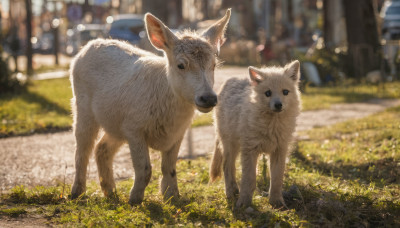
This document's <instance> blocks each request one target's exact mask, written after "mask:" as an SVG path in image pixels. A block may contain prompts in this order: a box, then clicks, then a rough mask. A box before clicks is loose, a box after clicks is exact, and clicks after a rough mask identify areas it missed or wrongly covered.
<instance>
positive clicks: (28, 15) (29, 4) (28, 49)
mask: <svg viewBox="0 0 400 228" xmlns="http://www.w3.org/2000/svg"><path fill="white" fill-rule="evenodd" d="M25 7H26V60H27V63H26V67H27V69H26V71H27V73H28V75H32V74H33V65H32V55H33V52H32V42H31V37H32V2H31V0H25Z"/></svg>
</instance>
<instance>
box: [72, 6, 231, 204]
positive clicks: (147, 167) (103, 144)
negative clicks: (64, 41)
mask: <svg viewBox="0 0 400 228" xmlns="http://www.w3.org/2000/svg"><path fill="white" fill-rule="evenodd" d="M229 18H230V10H228V11H227V13H226V15H225V16H224V17H223V18H222V19H221V20H219V21H218V22H217V23H215V24H214V25H212V26H211V27H210V28H209V29H208V30H206V31H205V32H204V33H202V34H196V33H193V32H184V33H182V34H178V35H174V34H173V33H172V32H171V31H170V30H169V29H168V27H166V26H165V25H164V24H163V23H162V22H161V21H160V20H158V19H157V18H156V17H154V16H153V15H151V14H146V16H145V22H146V30H147V33H148V37H149V39H150V41H151V43H152V44H153V46H155V47H156V48H157V49H160V50H162V51H164V57H159V56H156V55H154V54H152V53H149V52H146V51H143V50H140V49H138V48H136V47H133V46H131V45H129V44H128V43H125V42H121V41H117V40H103V39H97V40H94V41H91V42H89V43H88V44H87V45H86V46H85V47H84V48H83V49H82V50H81V51H80V52H79V53H78V54H77V56H76V57H75V58H74V60H73V62H72V63H71V69H70V73H71V77H70V80H71V84H72V89H73V94H74V98H73V99H72V108H73V115H74V125H73V126H74V134H75V137H76V153H75V168H76V175H75V180H74V184H73V186H72V197H73V198H76V197H78V196H79V195H81V194H82V193H84V192H85V189H86V172H87V165H88V161H89V156H90V154H91V151H92V149H93V147H94V145H95V140H96V137H97V135H98V132H99V129H100V128H102V129H103V130H104V132H105V133H104V135H103V136H102V138H101V139H100V141H99V142H98V143H97V145H96V146H95V157H96V162H97V167H98V174H99V179H100V185H101V188H102V191H103V192H104V194H105V195H106V196H113V195H114V193H115V182H114V178H113V169H112V161H113V157H114V155H115V153H116V152H117V151H118V149H119V147H120V146H121V145H122V144H123V143H124V142H128V144H129V149H130V152H131V157H132V161H133V167H134V170H135V183H134V186H133V187H132V190H131V193H130V198H129V202H130V203H131V204H136V203H140V202H142V200H143V197H144V190H145V188H146V186H147V184H148V183H149V181H150V177H151V169H152V168H151V164H150V157H149V151H148V148H149V147H151V148H153V149H155V150H159V151H161V153H162V165H161V166H162V167H161V169H162V174H163V177H162V180H161V192H162V194H163V195H164V196H165V197H166V198H170V197H171V196H178V195H179V192H178V186H177V179H176V169H175V168H176V160H177V156H178V152H179V147H180V144H181V141H182V138H183V135H184V133H185V130H186V129H187V127H188V126H189V125H190V123H191V119H192V116H193V114H194V110H195V108H197V109H198V110H200V111H202V112H209V111H211V110H212V108H213V107H214V106H215V105H216V103H217V97H216V94H215V93H214V91H213V89H212V87H213V84H214V66H215V62H216V57H215V53H217V52H218V48H219V44H220V41H221V40H223V39H224V33H225V29H226V26H227V23H228V21H229Z"/></svg>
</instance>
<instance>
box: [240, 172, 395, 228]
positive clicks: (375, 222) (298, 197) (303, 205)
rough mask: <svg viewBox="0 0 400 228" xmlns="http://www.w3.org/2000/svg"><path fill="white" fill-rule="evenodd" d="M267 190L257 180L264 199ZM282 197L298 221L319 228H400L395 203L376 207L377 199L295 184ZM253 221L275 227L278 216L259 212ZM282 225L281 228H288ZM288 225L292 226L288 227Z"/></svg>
mask: <svg viewBox="0 0 400 228" xmlns="http://www.w3.org/2000/svg"><path fill="white" fill-rule="evenodd" d="M268 187H269V186H267V185H266V184H265V182H264V180H262V179H261V178H258V180H257V192H261V195H262V197H264V196H265V195H264V194H263V193H264V191H265V189H268ZM285 190H286V191H285ZM283 197H284V200H285V203H286V205H287V209H290V210H292V211H293V212H294V213H296V214H297V216H298V217H299V218H301V219H302V220H304V221H307V222H309V223H311V224H312V225H317V226H319V227H377V226H378V227H379V226H388V227H397V226H399V225H400V220H399V219H397V218H398V217H399V216H400V206H399V205H397V204H396V203H395V202H385V203H384V204H385V205H381V206H377V203H376V202H375V200H374V199H371V198H369V197H367V196H362V195H359V194H357V193H354V194H349V193H343V194H340V193H336V192H331V191H325V190H322V189H321V188H320V187H318V186H311V185H302V184H299V183H294V184H293V185H292V186H285V187H284V191H283ZM236 217H237V218H238V219H244V218H246V217H245V216H243V213H241V214H237V215H236ZM252 218H261V219H255V220H254V221H253V225H254V226H256V227H258V226H263V225H266V224H269V226H273V225H274V222H273V221H274V220H276V215H274V214H273V213H271V212H269V211H266V212H265V210H264V211H259V210H256V211H255V212H254V213H253V215H252ZM284 223H285V222H282V221H280V225H285V224H284ZM286 225H289V226H290V224H286Z"/></svg>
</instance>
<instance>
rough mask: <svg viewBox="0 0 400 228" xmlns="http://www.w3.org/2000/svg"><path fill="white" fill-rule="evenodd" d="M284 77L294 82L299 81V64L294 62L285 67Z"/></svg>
mask: <svg viewBox="0 0 400 228" xmlns="http://www.w3.org/2000/svg"><path fill="white" fill-rule="evenodd" d="M285 75H286V76H287V77H289V78H290V79H292V80H293V81H295V82H299V81H300V62H299V61H298V60H295V61H293V62H291V63H289V64H287V65H286V66H285Z"/></svg>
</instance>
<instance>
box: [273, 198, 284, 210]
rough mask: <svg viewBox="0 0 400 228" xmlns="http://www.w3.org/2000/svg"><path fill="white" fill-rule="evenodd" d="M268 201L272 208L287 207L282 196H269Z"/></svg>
mask: <svg viewBox="0 0 400 228" xmlns="http://www.w3.org/2000/svg"><path fill="white" fill-rule="evenodd" d="M269 203H270V204H271V206H272V207H274V208H278V209H279V208H285V209H287V206H286V204H285V201H284V200H283V198H282V197H278V198H269Z"/></svg>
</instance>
